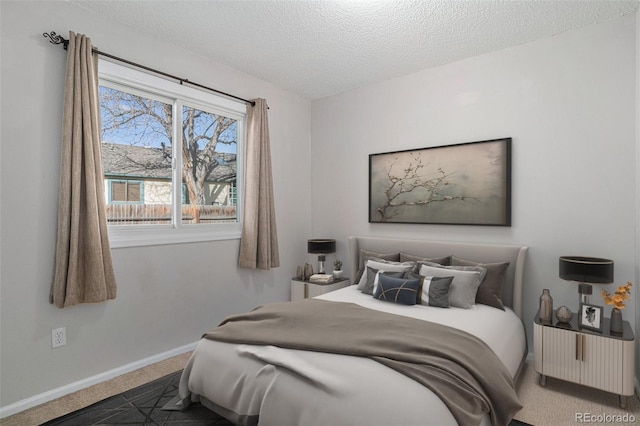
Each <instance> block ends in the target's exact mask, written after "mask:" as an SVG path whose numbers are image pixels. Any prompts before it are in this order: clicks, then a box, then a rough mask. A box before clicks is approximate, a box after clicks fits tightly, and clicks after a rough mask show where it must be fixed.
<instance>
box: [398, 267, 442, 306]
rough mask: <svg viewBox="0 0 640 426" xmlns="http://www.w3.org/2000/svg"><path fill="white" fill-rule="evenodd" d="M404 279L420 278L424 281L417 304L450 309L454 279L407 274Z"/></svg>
mask: <svg viewBox="0 0 640 426" xmlns="http://www.w3.org/2000/svg"><path fill="white" fill-rule="evenodd" d="M404 277H405V278H408V279H416V278H420V279H421V280H422V286H421V287H420V293H419V294H418V300H417V301H416V303H417V304H421V305H427V306H435V307H438V308H448V307H449V291H450V288H451V282H452V281H453V277H423V276H422V275H417V274H413V273H407V274H405V276H404Z"/></svg>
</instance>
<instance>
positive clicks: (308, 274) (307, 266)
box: [304, 263, 313, 281]
mask: <svg viewBox="0 0 640 426" xmlns="http://www.w3.org/2000/svg"><path fill="white" fill-rule="evenodd" d="M311 275H313V266H311V264H310V263H305V264H304V280H305V281H309V278H311Z"/></svg>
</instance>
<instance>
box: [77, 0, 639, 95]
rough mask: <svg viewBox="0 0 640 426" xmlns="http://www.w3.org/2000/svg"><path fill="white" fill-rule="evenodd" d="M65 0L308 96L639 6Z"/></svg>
mask: <svg viewBox="0 0 640 426" xmlns="http://www.w3.org/2000/svg"><path fill="white" fill-rule="evenodd" d="M68 1H69V2H70V3H72V4H76V5H78V6H80V7H82V8H85V9H88V10H90V11H93V12H94V13H95V14H97V15H100V16H103V17H105V18H108V19H110V20H113V21H117V22H119V23H122V24H124V25H126V26H129V27H132V28H135V29H137V30H138V31H142V32H144V33H147V34H150V35H151V36H153V37H154V38H156V39H158V40H161V41H163V42H166V43H170V44H173V45H177V46H179V47H182V48H184V49H186V50H189V51H191V52H194V53H196V54H198V55H201V56H204V57H207V58H210V59H212V60H215V61H217V62H220V63H223V64H225V65H227V66H229V67H232V68H234V69H237V70H239V71H242V72H244V73H246V74H250V75H253V76H255V77H258V78H260V79H263V80H265V81H268V82H271V83H272V84H274V85H276V86H278V87H281V88H284V89H287V90H291V91H293V92H296V93H298V94H300V95H302V96H304V97H306V98H308V99H318V98H322V97H325V96H329V95H333V94H336V93H340V92H344V91H347V90H350V89H353V88H356V87H360V86H364V85H367V84H371V83H375V82H379V81H383V80H387V79H390V78H393V77H398V76H402V75H407V74H411V73H413V72H416V71H419V70H422V69H426V68H430V67H434V66H439V65H443V64H446V63H450V62H454V61H457V60H460V59H464V58H468V57H472V56H476V55H480V54H483V53H487V52H491V51H495V50H499V49H504V48H506V47H510V46H515V45H518V44H522V43H526V42H529V41H533V40H536V39H539V38H544V37H550V36H553V35H555V34H559V33H562V32H565V31H570V30H574V29H578V28H581V27H584V26H587V25H591V24H596V23H600V22H604V21H608V20H611V19H616V18H619V17H620V16H623V15H626V14H630V13H634V12H635V11H636V10H637V8H638V1H637V0H634V1H607V0H602V1H584V0H575V1H539V0H535V1H489V0H474V1H459V0H456V1H452V0H422V1H419V0H413V1H411V0H405V1H391V0H387V1H354V0H350V1H211V0H210V1H188V0H182V1H177V0H175V1H140V0H138V1H112V0H107V1H103V0H68ZM71 29H72V28H71ZM99 42H100V41H99V40H96V44H98V45H99ZM111 53H116V52H111ZM130 59H132V60H135V58H130Z"/></svg>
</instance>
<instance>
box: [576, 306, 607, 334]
mask: <svg viewBox="0 0 640 426" xmlns="http://www.w3.org/2000/svg"><path fill="white" fill-rule="evenodd" d="M578 325H579V326H580V328H586V329H589V330H593V331H600V332H602V306H597V305H590V304H588V303H581V304H580V317H579V321H578Z"/></svg>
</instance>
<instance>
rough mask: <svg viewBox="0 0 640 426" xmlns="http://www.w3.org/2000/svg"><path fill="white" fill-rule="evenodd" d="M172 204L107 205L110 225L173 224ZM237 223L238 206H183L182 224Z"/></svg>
mask: <svg viewBox="0 0 640 426" xmlns="http://www.w3.org/2000/svg"><path fill="white" fill-rule="evenodd" d="M171 209H172V206H171V205H170V204H107V222H108V223H109V224H110V225H141V224H145V225H148V224H160V223H164V224H166V223H171ZM236 221H237V209H236V206H206V205H203V206H199V205H195V204H183V205H182V223H228V222H236Z"/></svg>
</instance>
